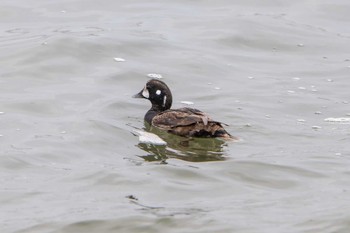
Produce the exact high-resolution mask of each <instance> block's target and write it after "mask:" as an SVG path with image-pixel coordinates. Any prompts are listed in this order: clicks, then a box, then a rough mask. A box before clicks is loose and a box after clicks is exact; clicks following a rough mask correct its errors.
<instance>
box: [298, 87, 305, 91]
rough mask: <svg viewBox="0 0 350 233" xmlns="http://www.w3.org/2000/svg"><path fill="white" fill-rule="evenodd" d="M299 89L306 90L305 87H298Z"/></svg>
mask: <svg viewBox="0 0 350 233" xmlns="http://www.w3.org/2000/svg"><path fill="white" fill-rule="evenodd" d="M298 89H299V90H306V87H298Z"/></svg>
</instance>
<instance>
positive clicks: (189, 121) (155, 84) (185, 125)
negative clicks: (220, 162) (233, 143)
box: [133, 79, 235, 139]
mask: <svg viewBox="0 0 350 233" xmlns="http://www.w3.org/2000/svg"><path fill="white" fill-rule="evenodd" d="M133 97H134V98H144V99H148V100H149V101H150V102H151V104H152V107H151V109H150V110H148V112H147V113H146V115H145V117H144V120H145V121H146V122H147V123H148V124H150V125H151V126H155V127H157V128H160V129H162V130H166V131H167V132H169V133H172V134H176V135H179V136H184V137H218V138H223V139H235V137H233V136H231V135H230V134H229V133H228V132H227V131H226V130H225V129H224V127H223V126H222V125H223V123H221V122H218V121H214V120H212V119H211V118H210V117H209V116H208V115H207V114H206V113H204V112H202V111H200V110H198V109H194V108H187V107H186V108H179V109H171V105H172V98H173V97H172V94H171V91H170V89H169V87H168V86H167V85H166V84H165V83H164V82H163V81H161V80H159V79H151V80H149V81H148V82H147V83H146V85H145V87H144V88H143V89H142V90H141V91H140V92H139V93H138V94H136V95H134V96H133Z"/></svg>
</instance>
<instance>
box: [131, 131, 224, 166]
mask: <svg viewBox="0 0 350 233" xmlns="http://www.w3.org/2000/svg"><path fill="white" fill-rule="evenodd" d="M145 130H146V131H147V132H150V133H154V134H156V135H158V136H159V137H160V138H162V139H163V140H164V141H166V142H167V145H166V146H164V145H163V146H159V145H152V144H145V143H139V144H138V145H137V146H138V147H139V148H140V149H142V150H144V151H146V152H147V153H148V154H147V155H144V156H140V157H142V158H143V159H144V160H146V161H163V162H165V161H166V159H168V158H178V159H182V160H186V161H191V162H205V161H220V160H225V150H224V149H225V146H226V145H227V144H226V142H225V141H223V140H221V139H216V138H185V137H180V136H177V135H173V134H170V133H167V132H165V131H162V130H159V129H157V128H155V127H150V126H149V125H148V124H145Z"/></svg>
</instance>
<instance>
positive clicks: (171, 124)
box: [152, 108, 212, 129]
mask: <svg viewBox="0 0 350 233" xmlns="http://www.w3.org/2000/svg"><path fill="white" fill-rule="evenodd" d="M211 121H212V119H211V118H210V117H209V116H208V115H207V114H205V113H204V112H202V111H200V110H198V109H194V108H179V109H170V110H167V111H164V112H161V113H159V114H158V115H156V116H155V117H154V118H153V119H152V125H155V126H157V127H160V128H164V129H171V128H175V127H179V126H188V125H193V124H196V123H203V124H204V125H207V124H208V122H211Z"/></svg>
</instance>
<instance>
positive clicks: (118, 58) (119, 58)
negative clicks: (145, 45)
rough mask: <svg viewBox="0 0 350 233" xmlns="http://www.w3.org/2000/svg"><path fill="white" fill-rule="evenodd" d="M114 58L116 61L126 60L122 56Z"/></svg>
mask: <svg viewBox="0 0 350 233" xmlns="http://www.w3.org/2000/svg"><path fill="white" fill-rule="evenodd" d="M113 59H114V61H116V62H124V61H125V59H124V58H121V57H115V58H113Z"/></svg>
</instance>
